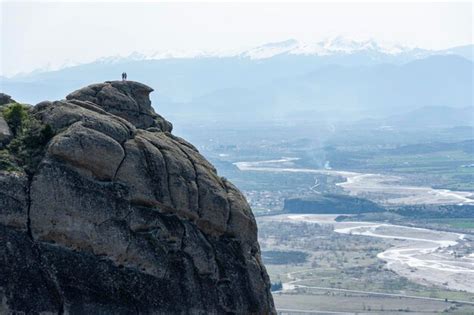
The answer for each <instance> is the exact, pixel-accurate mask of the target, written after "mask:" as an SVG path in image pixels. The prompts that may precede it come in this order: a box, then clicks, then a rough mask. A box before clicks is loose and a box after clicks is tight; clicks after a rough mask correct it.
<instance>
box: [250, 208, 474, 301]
mask: <svg viewBox="0 0 474 315" xmlns="http://www.w3.org/2000/svg"><path fill="white" fill-rule="evenodd" d="M337 216H338V215H326V214H283V215H276V216H267V217H261V218H259V219H260V220H265V221H280V222H288V223H295V224H297V223H301V222H305V223H317V224H327V225H332V226H333V227H334V232H336V233H343V234H348V235H353V236H354V237H357V235H364V236H368V237H377V238H383V239H387V241H389V242H390V244H391V245H392V246H391V247H390V248H389V249H387V250H385V251H383V252H381V253H379V254H378V255H377V257H378V258H380V259H382V260H384V261H385V262H386V264H387V265H386V266H387V268H389V269H391V270H393V271H394V272H396V273H397V274H399V275H401V276H404V277H407V278H408V279H411V280H413V281H415V282H418V283H421V284H424V285H437V286H442V287H445V288H448V289H453V290H465V291H467V292H473V293H474V257H473V255H465V256H459V255H458V254H456V250H455V246H456V245H458V244H459V243H460V242H467V241H468V240H467V239H466V235H464V234H459V233H452V232H441V231H435V230H430V229H423V228H415V227H407V226H400V225H393V224H386V223H375V222H337V221H335V218H336V217H337ZM468 237H469V236H468Z"/></svg>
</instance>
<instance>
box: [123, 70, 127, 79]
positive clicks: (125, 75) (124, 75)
mask: <svg viewBox="0 0 474 315" xmlns="http://www.w3.org/2000/svg"><path fill="white" fill-rule="evenodd" d="M125 80H127V73H126V72H122V81H125Z"/></svg>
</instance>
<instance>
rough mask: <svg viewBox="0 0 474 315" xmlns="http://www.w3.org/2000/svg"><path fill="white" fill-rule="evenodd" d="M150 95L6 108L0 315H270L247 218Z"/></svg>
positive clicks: (131, 86)
mask: <svg viewBox="0 0 474 315" xmlns="http://www.w3.org/2000/svg"><path fill="white" fill-rule="evenodd" d="M152 91H153V90H152V89H151V88H150V87H148V86H146V85H143V84H141V83H137V82H131V81H111V82H105V83H100V84H93V85H90V86H87V87H85V88H82V89H80V90H77V91H75V92H73V93H71V94H69V95H68V96H67V97H66V99H65V100H60V101H55V102H42V103H40V104H38V105H36V106H34V107H30V108H27V107H22V108H20V107H19V106H17V107H18V109H17V108H16V107H15V106H12V105H11V104H10V105H8V104H7V105H2V106H3V107H2V108H0V110H1V111H2V113H3V116H4V118H1V116H0V118H1V120H0V122H1V123H2V129H3V130H4V131H3V133H5V136H4V137H3V138H2V139H3V141H5V143H3V144H1V145H0V239H1V240H0V270H1V271H2V276H1V277H0V297H1V300H2V304H1V305H0V313H2V314H3V313H15V312H23V313H26V314H37V313H41V314H50V313H51V314H63V313H64V314H176V313H177V314H224V313H227V314H272V313H275V309H274V306H273V300H272V297H271V293H270V282H269V278H268V276H267V273H266V271H265V268H264V266H263V263H262V260H261V257H260V249H259V245H258V242H257V228H256V223H255V219H254V217H253V214H252V212H251V209H250V207H249V205H248V204H247V202H246V200H245V198H244V197H243V196H242V194H241V193H240V191H239V190H238V189H237V188H236V187H235V186H233V185H232V184H231V183H230V182H228V181H227V180H225V179H224V178H221V177H219V176H218V175H217V172H216V170H215V168H214V167H213V166H212V165H211V164H210V163H209V162H208V161H206V159H205V158H204V157H203V156H202V155H200V154H199V152H198V150H197V149H196V148H195V147H194V146H193V145H191V144H190V143H188V142H186V141H185V140H183V139H181V138H179V137H176V136H174V135H173V134H172V133H171V131H172V124H171V123H170V122H168V121H167V120H166V119H164V118H163V117H161V116H160V115H158V114H156V113H155V112H154V110H153V109H152V107H151V102H150V99H149V94H150V93H151V92H152ZM12 104H13V103H12ZM17 105H19V104H17ZM22 110H23V111H24V112H25V113H24V114H21V115H20V116H18V115H17V116H18V117H20V118H21V119H24V121H25V122H24V123H22V120H21V119H20V120H18V119H17V120H14V119H13V118H15V117H17V116H15V113H16V112H20V113H22V112H21V111H22ZM12 117H13V118H12ZM18 121H19V123H18ZM7 125H8V126H7ZM35 137H36V138H35ZM2 159H3V160H2Z"/></svg>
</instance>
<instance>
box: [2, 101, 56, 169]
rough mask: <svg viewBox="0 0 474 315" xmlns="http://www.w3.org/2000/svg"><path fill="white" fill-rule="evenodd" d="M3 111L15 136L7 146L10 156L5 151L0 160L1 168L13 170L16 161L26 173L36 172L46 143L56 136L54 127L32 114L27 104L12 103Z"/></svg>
mask: <svg viewBox="0 0 474 315" xmlns="http://www.w3.org/2000/svg"><path fill="white" fill-rule="evenodd" d="M2 112H3V117H4V118H5V121H6V122H7V123H8V126H9V127H10V129H11V130H12V133H13V136H14V138H13V140H12V141H11V142H10V144H9V145H8V146H7V150H8V152H7V153H8V154H9V155H8V158H7V155H6V154H5V153H4V155H3V159H2V161H0V169H1V170H9V169H10V170H11V169H12V165H15V163H16V165H18V166H19V167H21V168H23V169H24V170H25V171H26V173H28V174H32V173H34V171H35V170H36V168H37V166H38V164H39V162H41V159H42V158H43V155H44V150H45V147H46V144H47V143H48V142H49V140H51V138H52V137H53V136H54V131H53V129H52V128H51V126H50V125H47V124H46V125H43V124H42V123H41V122H40V121H38V120H37V119H36V118H35V117H34V116H33V115H31V113H30V111H29V108H28V106H27V105H22V104H19V103H12V104H9V105H7V106H6V107H5V108H4V109H3V111H2ZM4 151H5V150H4ZM11 162H12V163H14V164H11Z"/></svg>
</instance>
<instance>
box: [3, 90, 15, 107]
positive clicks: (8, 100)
mask: <svg viewBox="0 0 474 315" xmlns="http://www.w3.org/2000/svg"><path fill="white" fill-rule="evenodd" d="M14 102H15V100H13V99H12V97H11V96H10V95H8V94H5V93H0V106H2V105H6V104H9V103H14Z"/></svg>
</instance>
